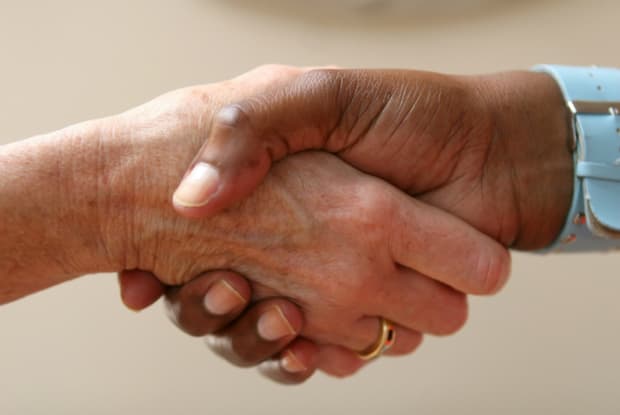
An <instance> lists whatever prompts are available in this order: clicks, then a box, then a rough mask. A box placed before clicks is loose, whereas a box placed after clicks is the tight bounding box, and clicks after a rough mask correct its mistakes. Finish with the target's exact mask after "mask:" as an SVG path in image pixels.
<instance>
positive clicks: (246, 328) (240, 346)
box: [205, 298, 304, 367]
mask: <svg viewBox="0 0 620 415" xmlns="http://www.w3.org/2000/svg"><path fill="white" fill-rule="evenodd" d="M303 325H304V319H303V314H302V312H301V311H300V310H299V308H298V307H297V306H296V305H295V304H293V303H292V302H290V301H288V300H286V299H282V298H272V299H265V300H262V301H260V302H258V303H256V304H254V305H252V306H251V307H249V308H248V309H247V310H246V311H245V312H244V313H243V314H242V315H241V316H240V317H239V318H238V319H237V320H236V321H234V322H233V323H231V324H229V325H228V326H226V327H224V328H223V329H221V330H220V331H218V332H216V333H214V334H210V335H208V336H206V338H205V342H206V344H207V346H208V347H209V348H210V349H211V350H213V351H214V352H215V353H216V354H218V355H219V356H221V357H223V358H224V359H226V360H227V361H229V362H230V363H232V364H234V365H236V366H240V367H249V366H255V365H257V364H259V363H261V362H263V361H265V360H267V359H269V358H271V357H272V356H274V355H276V354H277V353H279V352H281V351H282V350H283V349H284V348H285V347H286V346H287V345H288V344H289V343H291V342H292V341H293V340H294V339H295V338H296V337H297V335H298V334H299V333H300V331H301V329H302V327H303Z"/></svg>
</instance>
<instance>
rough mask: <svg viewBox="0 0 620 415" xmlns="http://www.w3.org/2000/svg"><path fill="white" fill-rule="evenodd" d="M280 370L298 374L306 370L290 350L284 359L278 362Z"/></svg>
mask: <svg viewBox="0 0 620 415" xmlns="http://www.w3.org/2000/svg"><path fill="white" fill-rule="evenodd" d="M280 365H281V366H282V369H284V370H286V371H287V372H289V373H300V372H305V371H306V370H308V368H307V367H306V366H304V364H303V363H301V361H300V360H299V359H298V358H297V356H295V353H293V351H292V350H287V351H286V353H284V357H283V358H282V359H281V360H280Z"/></svg>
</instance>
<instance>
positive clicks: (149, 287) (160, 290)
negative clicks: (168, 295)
mask: <svg viewBox="0 0 620 415" xmlns="http://www.w3.org/2000/svg"><path fill="white" fill-rule="evenodd" d="M118 285H119V288H120V292H121V300H122V301H123V304H125V306H126V307H127V308H129V309H130V310H133V311H140V310H143V309H145V308H147V307H148V306H150V305H151V304H153V303H154V302H155V301H157V300H159V298H160V297H161V296H162V295H163V294H164V292H165V290H166V286H165V285H164V284H163V283H162V282H161V281H159V280H158V279H157V277H156V276H155V275H153V274H152V273H151V272H148V271H142V270H124V271H121V272H119V273H118Z"/></svg>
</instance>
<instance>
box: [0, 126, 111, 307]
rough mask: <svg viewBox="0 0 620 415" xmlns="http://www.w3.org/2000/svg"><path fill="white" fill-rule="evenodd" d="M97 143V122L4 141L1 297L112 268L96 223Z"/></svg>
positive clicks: (1, 163)
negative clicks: (17, 139)
mask: <svg viewBox="0 0 620 415" xmlns="http://www.w3.org/2000/svg"><path fill="white" fill-rule="evenodd" d="M97 147H98V134H97V131H96V127H95V123H86V124H81V125H77V126H73V127H69V128H67V129H64V130H61V131H59V132H55V133H52V134H47V135H42V136H38V137H34V138H31V139H28V140H24V141H20V142H16V143H13V144H9V145H5V146H2V147H0V171H1V172H2V175H1V176H0V217H1V220H0V235H1V237H0V304H2V303H6V302H9V301H12V300H15V299H18V298H20V297H23V296H25V295H28V294H31V293H34V292H36V291H39V290H41V289H44V288H47V287H50V286H52V285H55V284H58V283H61V282H64V281H67V280H69V279H71V278H74V277H77V276H79V275H83V274H86V273H90V272H100V271H106V270H110V264H109V262H108V260H107V258H105V255H102V254H101V252H102V246H101V240H100V237H99V230H98V229H97V227H96V226H95V225H94V224H96V223H97V220H96V216H97V214H98V211H97V209H96V206H97V205H98V203H97V201H96V200H95V198H96V194H97V192H95V191H92V190H95V189H96V188H97V187H98V186H100V184H101V183H100V181H99V178H98V177H97V174H96V169H97V166H96V164H97V163H96V159H97V158H96V154H97Z"/></svg>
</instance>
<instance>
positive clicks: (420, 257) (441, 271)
mask: <svg viewBox="0 0 620 415" xmlns="http://www.w3.org/2000/svg"><path fill="white" fill-rule="evenodd" d="M394 200H395V205H394V206H395V207H394V209H393V212H392V214H393V220H392V222H391V223H392V229H391V232H390V233H389V234H390V236H391V239H390V241H389V243H390V249H391V252H392V255H393V258H394V261H396V262H397V263H399V264H401V265H403V266H404V267H407V268H410V269H415V270H416V271H419V272H420V273H422V274H425V275H428V276H429V277H431V278H433V279H436V280H438V281H441V282H443V283H445V284H447V285H449V286H451V287H453V288H455V289H457V290H458V291H461V292H464V293H467V294H479V295H486V294H494V293H496V292H497V291H499V289H500V288H501V287H503V285H504V284H505V283H506V281H507V280H508V276H509V274H510V253H509V252H508V250H507V249H506V248H504V247H503V246H502V245H500V244H499V243H497V242H496V241H494V240H493V239H491V238H490V237H489V236H487V235H485V234H483V233H481V232H479V231H477V230H475V229H474V228H472V227H471V226H469V225H468V224H467V223H466V222H464V221H463V220H461V219H459V218H457V217H455V216H453V215H451V214H449V213H447V212H445V211H443V210H441V209H438V208H435V207H433V206H430V205H427V204H425V203H423V202H420V201H417V200H415V199H412V198H411V197H409V196H407V195H406V194H404V193H401V192H399V191H398V190H397V189H394Z"/></svg>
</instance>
